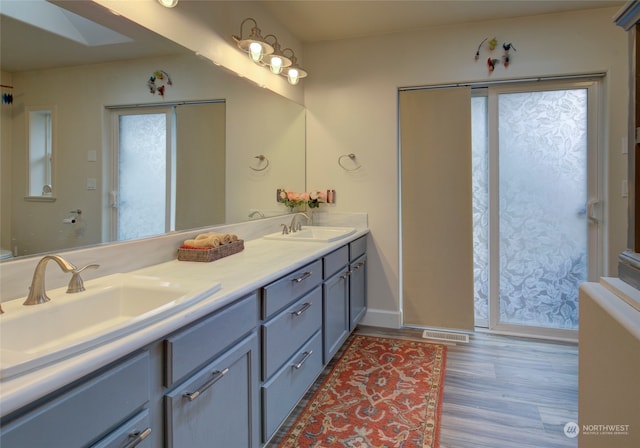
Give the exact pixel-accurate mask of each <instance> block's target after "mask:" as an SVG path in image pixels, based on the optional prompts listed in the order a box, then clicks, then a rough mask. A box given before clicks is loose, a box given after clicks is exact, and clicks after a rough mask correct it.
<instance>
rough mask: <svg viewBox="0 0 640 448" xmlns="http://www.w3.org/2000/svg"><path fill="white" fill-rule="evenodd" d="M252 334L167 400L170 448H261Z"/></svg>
mask: <svg viewBox="0 0 640 448" xmlns="http://www.w3.org/2000/svg"><path fill="white" fill-rule="evenodd" d="M258 350H259V349H258V336H257V335H256V333H255V332H254V333H253V334H252V335H250V336H248V337H247V338H245V339H243V340H242V341H241V342H240V343H238V344H236V345H234V346H233V348H231V349H230V350H229V351H227V352H225V353H223V354H222V355H220V356H219V357H218V358H216V359H215V360H214V361H212V362H211V363H209V364H208V365H206V366H205V367H204V368H202V369H201V370H199V371H197V372H196V373H194V374H193V375H192V376H190V377H189V378H188V379H187V380H186V381H184V382H183V383H182V384H181V385H180V386H178V387H177V388H175V389H174V390H173V391H171V392H169V393H168V394H167V395H166V396H165V410H166V415H165V423H166V433H165V434H166V447H167V448H191V447H194V448H195V447H225V448H226V447H229V448H257V447H258V446H259V437H260V434H259V432H258V431H257V428H258V427H259V424H260V423H259V410H260V403H259V397H260V395H259V387H260V386H259V385H260V383H259V379H258V375H259V372H258V359H259V354H258Z"/></svg>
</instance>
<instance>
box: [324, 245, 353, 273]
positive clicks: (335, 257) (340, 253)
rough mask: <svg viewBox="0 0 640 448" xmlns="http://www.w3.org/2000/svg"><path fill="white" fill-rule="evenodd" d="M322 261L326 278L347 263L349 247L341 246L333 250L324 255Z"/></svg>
mask: <svg viewBox="0 0 640 448" xmlns="http://www.w3.org/2000/svg"><path fill="white" fill-rule="evenodd" d="M322 261H323V263H324V279H325V280H326V279H328V278H329V277H331V276H332V275H333V274H335V273H336V272H338V271H339V270H340V269H342V268H343V267H345V266H346V264H347V263H349V248H348V247H347V246H343V247H341V248H340V249H338V250H334V251H333V252H331V253H330V254H328V255H325V256H324V258H323V259H322Z"/></svg>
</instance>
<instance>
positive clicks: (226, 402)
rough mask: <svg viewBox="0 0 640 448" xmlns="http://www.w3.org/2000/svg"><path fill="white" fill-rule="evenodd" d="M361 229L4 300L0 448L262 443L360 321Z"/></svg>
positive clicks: (308, 230) (270, 241)
mask: <svg viewBox="0 0 640 448" xmlns="http://www.w3.org/2000/svg"><path fill="white" fill-rule="evenodd" d="M367 233H368V230H367V229H365V228H342V227H313V226H309V227H307V226H305V227H303V228H302V230H299V231H297V232H292V233H289V234H286V235H283V234H282V232H280V233H277V234H276V233H270V234H267V235H266V236H264V237H261V238H256V239H253V240H249V241H246V243H245V250H244V251H242V252H240V253H238V254H234V255H232V256H229V257H227V258H224V259H221V260H217V261H215V262H212V263H196V262H181V261H177V260H173V261H168V262H164V263H160V264H157V265H154V266H149V267H146V268H143V269H139V270H136V271H133V272H128V273H117V274H111V275H105V276H104V277H99V278H96V279H94V280H89V281H86V282H85V286H86V290H85V291H83V292H79V293H75V294H66V293H65V291H66V288H57V289H53V290H50V291H47V293H48V295H49V297H51V301H50V302H47V303H44V304H40V305H34V306H23V305H22V303H23V302H24V299H23V298H21V299H16V300H12V301H8V302H4V303H3V304H2V305H3V310H4V314H3V315H2V317H0V319H2V321H1V325H0V332H1V336H2V337H1V338H0V341H1V342H0V344H1V351H0V356H1V360H2V365H1V366H0V369H1V370H0V372H1V376H2V381H1V383H0V387H1V390H0V400H2V425H1V427H0V445H1V446H2V447H3V448H11V447H24V446H30V447H38V446H51V445H50V443H51V442H52V441H55V442H56V445H60V446H68V447H75V446H77V447H85V446H86V447H133V446H140V447H145V446H148V447H161V446H165V447H176V448H178V447H185V446H189V447H200V446H202V447H205V446H211V441H212V440H215V441H216V443H215V445H216V446H233V447H244V446H246V447H260V446H264V445H265V444H266V443H267V442H268V441H269V440H270V439H271V437H272V436H273V434H275V432H276V431H277V429H278V428H279V427H280V425H281V424H282V422H283V421H284V420H285V419H286V417H287V416H288V415H289V414H290V412H291V411H292V410H293V409H294V408H295V406H296V404H297V403H298V402H299V400H300V399H301V398H302V397H303V396H304V394H305V392H306V391H307V390H308V388H309V387H310V386H311V385H312V384H313V382H314V381H315V379H316V378H317V376H318V375H319V374H320V372H321V371H322V369H323V368H324V366H326V364H327V363H328V362H329V361H330V360H331V358H332V357H333V356H334V355H335V353H336V352H337V351H338V349H339V348H340V346H341V345H342V344H343V343H344V341H345V340H346V338H347V337H348V335H349V334H350V333H351V331H353V329H354V328H355V326H356V325H357V323H358V322H359V321H360V320H361V319H362V317H363V315H364V313H365V311H366V234H367ZM71 261H72V260H71ZM48 269H57V267H55V266H51V267H49V268H48ZM36 428H37V429H36Z"/></svg>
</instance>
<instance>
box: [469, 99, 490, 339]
mask: <svg viewBox="0 0 640 448" xmlns="http://www.w3.org/2000/svg"><path fill="white" fill-rule="evenodd" d="M487 120H488V117H487V97H486V96H481V97H472V98H471V141H472V145H471V155H472V162H471V163H472V166H473V176H472V188H473V198H472V201H473V287H474V295H473V299H474V311H475V313H474V317H475V325H476V326H479V327H487V326H488V322H489V134H488V121H487Z"/></svg>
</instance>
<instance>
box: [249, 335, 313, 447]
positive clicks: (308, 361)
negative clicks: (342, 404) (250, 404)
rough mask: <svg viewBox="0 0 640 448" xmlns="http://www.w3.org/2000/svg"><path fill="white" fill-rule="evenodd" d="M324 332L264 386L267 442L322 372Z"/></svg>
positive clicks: (265, 439)
mask: <svg viewBox="0 0 640 448" xmlns="http://www.w3.org/2000/svg"><path fill="white" fill-rule="evenodd" d="M322 367H323V366H322V333H321V332H317V333H316V334H315V336H313V338H311V340H309V341H308V342H307V343H306V344H305V345H304V346H303V347H302V348H301V349H300V350H299V351H298V352H296V354H295V355H294V356H293V357H292V358H291V359H289V360H288V361H287V363H286V364H285V365H284V366H283V367H282V369H280V370H279V371H278V373H276V375H275V376H274V377H273V378H271V380H269V381H268V382H266V383H265V384H264V385H263V387H262V407H263V410H264V413H263V417H262V419H263V422H262V436H263V440H262V441H263V442H267V441H268V440H269V439H270V438H271V437H272V436H273V434H274V432H275V431H276V430H277V429H278V427H279V426H280V424H281V423H282V422H283V421H284V419H285V418H286V417H287V416H288V415H289V414H290V413H291V411H292V410H293V408H294V407H295V406H296V404H297V403H298V401H300V399H301V398H302V397H303V396H304V394H305V392H306V391H307V390H308V389H309V387H311V385H312V384H313V382H314V381H315V380H316V378H317V377H318V375H319V374H320V372H322Z"/></svg>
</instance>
